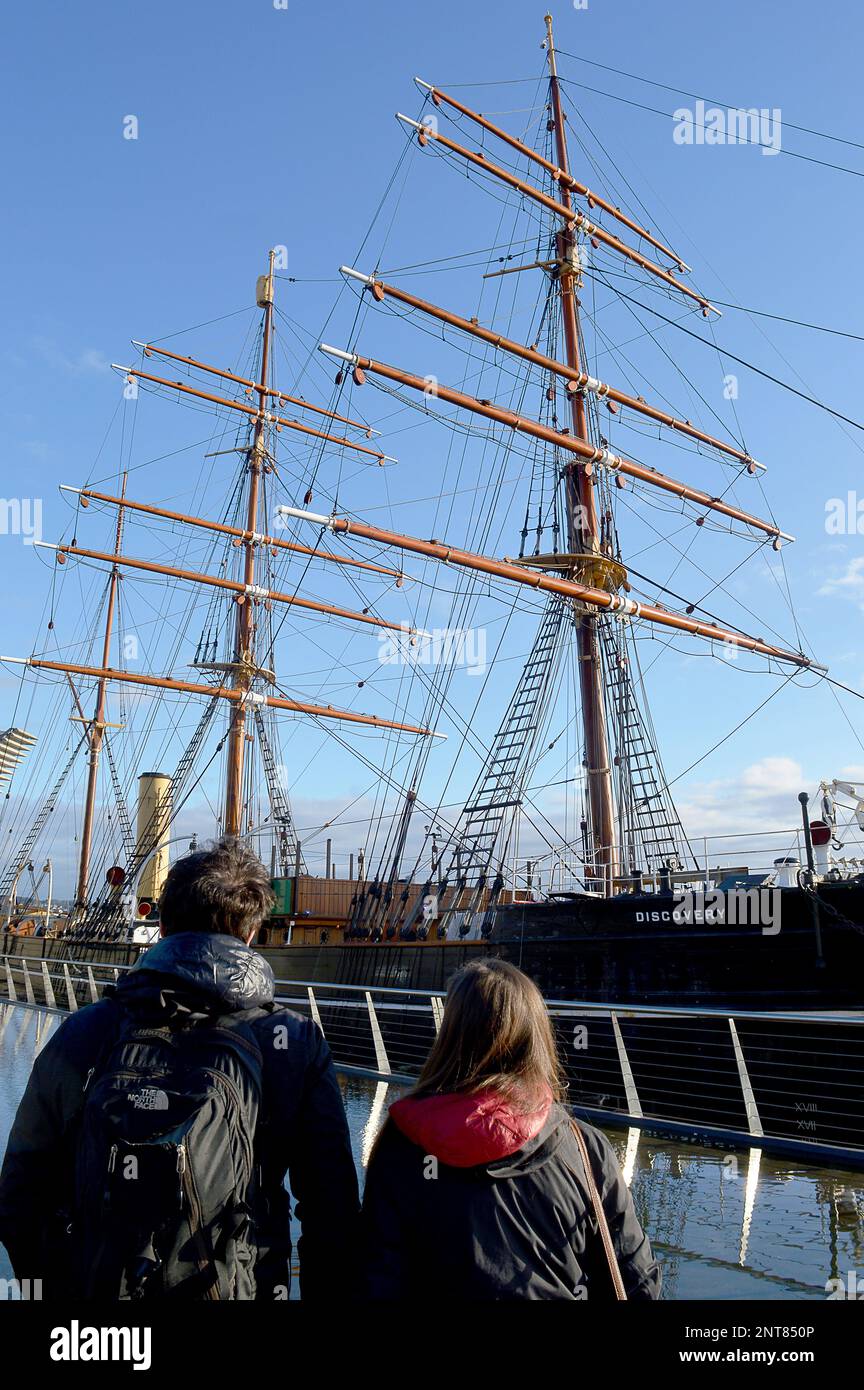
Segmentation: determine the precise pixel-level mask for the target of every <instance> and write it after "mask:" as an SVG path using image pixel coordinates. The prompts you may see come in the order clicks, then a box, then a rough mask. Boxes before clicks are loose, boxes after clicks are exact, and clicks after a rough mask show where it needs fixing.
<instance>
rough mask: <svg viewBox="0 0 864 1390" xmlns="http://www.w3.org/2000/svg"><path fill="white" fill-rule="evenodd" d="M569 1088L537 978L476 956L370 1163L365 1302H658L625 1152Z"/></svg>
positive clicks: (458, 979) (655, 1273) (454, 984)
mask: <svg viewBox="0 0 864 1390" xmlns="http://www.w3.org/2000/svg"><path fill="white" fill-rule="evenodd" d="M563 1094H564V1083H563V1081H562V1076H561V1068H560V1063H559V1059H558V1052H557V1048H556V1045H555V1038H554V1035H553V1032H552V1026H551V1024H550V1021H549V1015H548V1013H547V1011H546V1006H545V1004H544V1002H543V997H542V995H541V994H540V991H539V990H538V989H537V987H536V985H535V984H534V983H533V982H532V981H531V980H530V979H529V978H528V976H527V975H523V973H522V972H521V970H517V969H516V967H515V966H513V965H510V964H508V963H507V962H506V961H502V960H497V959H495V958H490V959H487V960H481V961H474V962H472V963H471V964H470V965H466V966H465V967H464V968H463V969H462V970H460V971H459V972H458V973H457V974H456V975H454V976H453V978H452V980H451V981H450V986H449V989H448V991H447V1002H446V1007H445V1009H444V1017H443V1019H442V1022H441V1028H440V1031H439V1033H438V1037H437V1039H436V1041H435V1043H434V1045H433V1047H432V1050H431V1052H430V1053H429V1057H428V1059H427V1061H426V1064H425V1066H424V1067H423V1070H422V1072H421V1073H420V1078H419V1080H418V1082H417V1084H416V1086H415V1087H414V1088H413V1090H412V1091H410V1092H409V1094H408V1095H406V1096H404V1097H403V1098H402V1099H401V1100H399V1101H397V1102H396V1103H395V1104H394V1105H391V1107H390V1112H389V1117H388V1119H387V1121H386V1123H385V1125H384V1128H383V1129H382V1131H381V1133H380V1135H379V1137H378V1139H377V1141H376V1143H375V1146H374V1148H373V1151H372V1155H371V1157H370V1160H369V1167H368V1172H367V1176H366V1192H365V1197H364V1202H363V1225H364V1243H365V1294H366V1297H367V1298H368V1299H372V1300H376V1301H377V1300H399V1299H408V1298H411V1299H413V1298H416V1297H417V1295H418V1293H421V1292H423V1291H426V1292H429V1293H432V1294H433V1295H434V1296H435V1297H436V1298H443V1299H451V1298H452V1299H476V1300H502V1299H523V1298H528V1299H572V1300H581V1299H587V1300H588V1301H589V1302H590V1301H598V1302H599V1301H601V1300H611V1299H615V1298H623V1297H627V1298H631V1299H632V1298H637V1299H638V1298H643V1299H644V1298H648V1299H650V1298H658V1297H659V1293H660V1271H659V1269H658V1267H657V1264H656V1262H655V1260H654V1257H653V1255H652V1253H651V1247H650V1245H649V1243H648V1238H647V1237H646V1236H645V1234H644V1233H643V1231H642V1228H641V1226H640V1225H639V1221H638V1219H637V1217H636V1213H635V1211H634V1209H633V1203H632V1200H631V1198H630V1194H629V1192H628V1190H627V1185H626V1183H625V1182H624V1179H623V1177H622V1176H621V1172H620V1170H619V1167H618V1162H617V1159H616V1157H615V1153H614V1150H613V1149H612V1146H611V1145H610V1144H609V1142H608V1140H606V1139H605V1138H604V1136H603V1135H602V1134H600V1132H599V1131H598V1130H596V1129H593V1128H591V1127H590V1126H588V1125H580V1126H578V1127H577V1126H576V1125H575V1122H574V1121H572V1120H571V1119H570V1116H569V1115H568V1113H567V1111H566V1110H565V1108H564V1106H563V1105H562V1103H561V1102H562V1097H563ZM586 1160H587V1167H586Z"/></svg>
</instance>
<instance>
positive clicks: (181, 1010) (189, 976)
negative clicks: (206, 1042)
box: [113, 932, 274, 1022]
mask: <svg viewBox="0 0 864 1390" xmlns="http://www.w3.org/2000/svg"><path fill="white" fill-rule="evenodd" d="M113 993H114V997H115V998H116V999H117V1000H118V1001H119V1002H120V1003H122V1004H123V1005H124V1006H125V1007H127V1008H130V1009H132V1010H133V1011H135V1012H139V1013H146V1014H157V1015H162V1016H163V1017H164V1016H165V1015H167V1016H168V1017H169V1018H178V1017H180V1016H182V1017H183V1018H184V1019H185V1020H187V1021H189V1022H191V1021H193V1019H195V1018H197V1017H206V1016H208V1015H212V1014H213V1013H214V1012H218V1013H234V1012H236V1011H238V1010H241V1009H252V1008H260V1007H261V1006H262V1005H267V1004H270V1003H272V1001H273V994H274V981H273V971H272V970H271V969H270V966H269V965H268V964H267V962H266V961H265V960H264V958H263V956H260V955H259V954H258V952H257V951H253V950H252V948H251V947H250V946H246V945H245V944H244V943H243V942H242V941H240V940H238V938H237V937H236V936H228V935H227V934H226V933H224V932H178V933H177V934H176V935H173V936H166V937H163V938H162V940H161V941H158V942H157V943H156V945H155V946H151V948H150V950H149V951H146V952H145V953H144V955H143V956H142V957H141V959H140V960H139V961H138V962H137V963H136V964H135V965H134V966H133V967H132V969H131V970H130V971H129V972H128V974H126V975H125V976H124V977H123V978H122V979H121V980H120V982H119V983H118V984H117V986H116V987H115V989H114V991H113Z"/></svg>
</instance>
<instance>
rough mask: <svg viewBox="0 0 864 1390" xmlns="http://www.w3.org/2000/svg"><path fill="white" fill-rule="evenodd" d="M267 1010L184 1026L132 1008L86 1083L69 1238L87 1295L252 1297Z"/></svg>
mask: <svg viewBox="0 0 864 1390" xmlns="http://www.w3.org/2000/svg"><path fill="white" fill-rule="evenodd" d="M268 1012H269V1011H268V1010H267V1009H251V1010H246V1011H244V1012H243V1013H242V1014H229V1015H224V1016H221V1017H217V1018H213V1019H211V1020H209V1021H204V1022H203V1023H202V1022H199V1023H195V1024H194V1025H192V1026H187V1027H185V1028H181V1029H176V1028H175V1029H171V1028H167V1027H157V1026H148V1025H145V1024H142V1023H141V1022H140V1021H136V1020H135V1019H134V1018H130V1017H128V1016H124V1018H123V1021H122V1022H121V1024H120V1029H119V1034H118V1035H117V1036H116V1037H115V1038H114V1040H113V1042H112V1043H110V1044H109V1046H108V1050H107V1056H105V1057H104V1058H103V1064H102V1065H99V1064H97V1067H95V1068H94V1070H93V1072H91V1075H90V1076H89V1078H88V1082H87V1085H86V1093H85V1101H84V1106H83V1109H82V1112H81V1115H80V1122H79V1127H78V1138H77V1151H76V1156H75V1200H74V1210H73V1214H72V1222H71V1224H70V1226H69V1230H68V1234H69V1237H70V1242H69V1255H70V1262H71V1270H72V1275H73V1278H74V1280H75V1283H76V1287H77V1290H78V1291H79V1292H80V1294H81V1295H82V1296H83V1297H85V1298H89V1299H109V1300H118V1299H119V1300H125V1299H136V1298H181V1299H251V1298H254V1297H255V1277H254V1265H255V1256H256V1244H255V1230H254V1204H255V1194H256V1188H257V1162H256V1151H255V1133H256V1128H257V1124H258V1115H259V1109H260V1104H261V1088H262V1069H263V1061H262V1055H261V1050H260V1048H259V1046H258V1042H257V1040H256V1037H255V1031H254V1029H253V1028H252V1027H251V1026H250V1024H251V1023H252V1021H253V1020H254V1019H256V1018H259V1017H262V1016H264V1015H265V1014H266V1013H268Z"/></svg>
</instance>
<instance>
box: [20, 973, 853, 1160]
mask: <svg viewBox="0 0 864 1390" xmlns="http://www.w3.org/2000/svg"><path fill="white" fill-rule="evenodd" d="M129 968H131V967H128V966H116V965H113V964H112V963H109V962H99V961H95V962H86V963H85V962H76V961H74V960H65V961H58V960H51V959H50V958H46V959H28V958H27V957H24V956H20V955H0V1000H3V999H6V1000H9V1001H11V1002H13V1003H20V1004H25V1005H30V1006H35V1007H42V1008H47V1009H50V1010H54V1011H56V1012H59V1013H68V1012H71V1011H75V1010H77V1009H78V1008H80V1007H82V1006H83V1005H86V1004H89V1003H93V1002H95V1001H96V1000H98V999H99V998H101V997H102V991H103V990H104V987H105V985H106V984H110V983H113V982H115V981H116V980H117V979H119V976H120V972H121V971H125V970H127V969H129ZM276 998H277V1001H278V1002H279V1003H280V1004H283V1005H285V1006H286V1007H288V1008H290V1009H292V1010H294V1011H295V1012H296V1013H298V1014H301V1015H303V1016H305V1017H308V1018H311V1019H312V1020H313V1021H314V1022H315V1023H316V1024H318V1026H319V1027H320V1028H321V1030H322V1032H323V1033H324V1036H325V1038H326V1039H327V1042H328V1044H329V1046H330V1050H331V1053H332V1055H333V1059H334V1062H335V1063H336V1066H337V1068H338V1069H339V1070H340V1071H343V1072H346V1073H353V1074H357V1075H363V1076H368V1077H370V1078H376V1079H378V1080H381V1081H388V1082H392V1083H394V1084H397V1085H398V1084H403V1085H410V1084H411V1082H412V1081H413V1080H414V1079H415V1078H416V1076H417V1075H418V1073H419V1071H420V1069H421V1067H422V1065H423V1062H424V1060H425V1058H426V1056H427V1054H428V1052H429V1049H430V1047H431V1045H432V1043H433V1041H434V1039H435V1036H436V1034H437V1032H438V1030H439V1029H440V1026H441V1019H442V1015H443V1010H444V998H445V996H444V994H443V992H440V991H430V990H420V989H410V988H396V987H385V986H372V987H367V986H365V985H346V984H338V985H336V984H327V983H320V982H315V981H307V980H304V981H288V980H277V981H276ZM546 1002H547V1007H548V1009H549V1014H550V1017H551V1020H552V1023H553V1027H554V1029H555V1032H556V1036H557V1039H558V1044H559V1050H560V1054H561V1058H562V1062H563V1067H564V1072H565V1076H566V1080H567V1082H568V1100H569V1103H570V1104H571V1105H572V1106H573V1108H574V1109H575V1110H576V1111H577V1113H579V1114H582V1115H584V1116H585V1117H586V1118H588V1119H592V1120H596V1121H602V1122H603V1123H622V1124H623V1123H626V1124H628V1125H636V1126H640V1127H643V1128H647V1129H652V1130H654V1131H656V1132H660V1133H666V1134H671V1135H675V1136H677V1137H679V1138H684V1139H686V1138H692V1139H694V1140H703V1141H704V1140H708V1141H710V1142H714V1143H718V1142H719V1143H723V1144H726V1145H728V1146H730V1147H736V1146H740V1145H745V1146H747V1147H752V1146H760V1147H764V1148H766V1149H773V1150H777V1151H781V1152H788V1153H793V1154H798V1155H799V1156H800V1157H801V1158H804V1159H814V1160H818V1159H821V1160H822V1161H827V1162H835V1163H836V1162H840V1163H847V1164H851V1165H854V1166H856V1167H862V1166H864V1014H848V1013H822V1014H817V1013H782V1012H755V1011H746V1010H733V1011H729V1010H720V1009H709V1008H673V1007H666V1006H661V1005H656V1006H655V1005H629V1004H628V1005H613V1004H598V1003H588V1002H584V1001H578V1000H564V999H550V1000H547V1001H546Z"/></svg>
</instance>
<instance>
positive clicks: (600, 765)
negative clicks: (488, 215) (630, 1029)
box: [546, 14, 617, 894]
mask: <svg viewBox="0 0 864 1390" xmlns="http://www.w3.org/2000/svg"><path fill="white" fill-rule="evenodd" d="M546 49H547V57H548V62H549V93H550V101H551V106H552V120H553V124H554V129H555V147H556V153H557V158H558V164H559V167H560V169H561V171H562V173H563V174H564V175H565V176H568V177H569V173H570V169H569V164H568V158H567V135H566V132H565V130H564V112H563V108H562V105H561V92H560V88H559V83H558V69H557V64H556V61H555V44H554V40H553V37H552V16H551V15H549V14H547V15H546ZM559 187H560V194H559V196H560V199H561V202H562V203H563V204H564V206H565V207H567V208H571V207H572V200H571V197H570V189H569V187H568V186H567V185H566V183H565V182H564V181H562V183H561V184H560V185H559ZM556 245H557V249H558V262H559V272H558V291H559V296H560V301H561V315H562V319H563V324H564V347H565V352H566V360H567V365H568V366H569V367H571V368H572V369H573V370H574V371H575V372H581V371H582V365H581V361H580V353H579V308H578V303H579V301H578V299H577V297H576V287H577V285H576V282H577V276H578V269H579V252H578V249H577V245H576V238H575V233H574V232H573V231H572V230H570V229H564V230H562V231H559V232H558V233H557V235H556ZM569 394H570V413H571V418H572V424H573V432H574V434H575V435H576V436H577V437H578V438H579V439H581V440H584V442H585V443H586V444H587V443H589V439H588V420H587V416H586V411H585V398H584V396H583V395H582V394H581V393H579V392H573V393H569ZM565 489H566V506H567V521H568V531H569V545H570V550H571V552H573V553H574V555H576V556H578V557H588V558H587V565H588V566H589V567H590V566H591V563H592V560H593V559H594V557H596V556H599V555H600V533H599V527H598V522H597V508H596V506H595V503H594V484H593V481H592V477H591V474H590V472H589V470H588V469H587V468H586V466H585V464H584V463H581V462H575V461H573V462H571V463H570V464H569V466H568V468H567V472H566V482H565ZM585 569H586V561H585V559H584V558H579V559H577V560H576V564H575V570H576V577H577V578H580V577H582V574H583V573H584V572H585ZM597 623H598V618H597V617H596V616H594V615H589V614H587V613H585V612H583V613H581V614H578V613H577V622H576V644H577V651H578V657H579V686H580V693H581V697H582V722H583V727H584V731H585V756H586V760H587V764H588V766H587V769H586V771H587V790H588V815H589V820H590V824H591V830H592V835H593V854H594V860H595V864H594V867H595V872H596V874H597V876H598V877H599V878H601V879H602V881H603V889H604V892H605V893H607V894H609V893H611V892H612V885H613V880H614V878H615V875H616V873H617V863H616V853H615V807H614V803H613V798H612V766H611V758H610V754H609V739H608V735H607V731H606V712H605V706H604V701H603V671H602V667H601V664H600V647H599V642H598V638H597ZM586 869H587V866H586Z"/></svg>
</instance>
